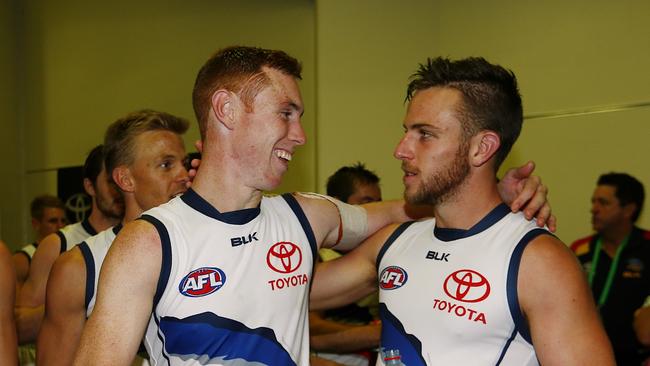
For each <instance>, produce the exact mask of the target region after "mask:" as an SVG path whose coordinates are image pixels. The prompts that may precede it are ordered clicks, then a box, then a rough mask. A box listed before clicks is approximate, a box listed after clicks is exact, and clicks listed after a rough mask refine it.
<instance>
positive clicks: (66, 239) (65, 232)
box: [56, 219, 97, 253]
mask: <svg viewBox="0 0 650 366" xmlns="http://www.w3.org/2000/svg"><path fill="white" fill-rule="evenodd" d="M56 235H57V236H58V237H59V240H60V241H61V253H64V252H66V251H68V250H70V249H72V248H74V246H75V245H77V244H79V243H81V242H82V241H84V240H86V239H88V238H90V237H91V236H93V235H97V231H96V230H95V228H93V227H92V226H91V225H90V222H88V219H84V220H83V221H79V222H77V223H74V224H70V225H67V226H65V227H64V228H62V229H61V230H59V231H57V232H56Z"/></svg>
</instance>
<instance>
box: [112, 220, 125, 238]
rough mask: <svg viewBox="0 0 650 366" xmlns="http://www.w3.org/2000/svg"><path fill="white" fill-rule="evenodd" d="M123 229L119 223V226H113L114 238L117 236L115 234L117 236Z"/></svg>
mask: <svg viewBox="0 0 650 366" xmlns="http://www.w3.org/2000/svg"><path fill="white" fill-rule="evenodd" d="M123 227H124V226H123V225H122V223H121V222H120V223H119V224H117V225H115V226H113V234H115V236H117V234H119V232H120V230H122V228H123Z"/></svg>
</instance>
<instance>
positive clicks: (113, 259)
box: [74, 220, 162, 366]
mask: <svg viewBox="0 0 650 366" xmlns="http://www.w3.org/2000/svg"><path fill="white" fill-rule="evenodd" d="M161 260H162V250H161V244H160V237H159V236H158V232H157V231H156V230H155V228H154V227H153V226H152V225H151V224H149V223H148V222H145V221H142V220H136V221H134V222H131V223H129V224H127V225H126V226H125V227H124V228H123V229H122V230H121V231H120V233H119V235H118V236H117V238H116V239H115V241H113V244H112V245H111V248H110V250H109V251H108V255H107V256H106V259H105V261H104V263H103V264H102V270H101V274H100V276H99V285H98V290H99V291H98V294H97V302H96V305H95V308H94V310H93V313H92V315H91V316H90V318H89V319H88V321H87V322H86V326H85V327H84V330H83V333H82V335H81V341H80V344H79V349H78V350H77V354H76V357H75V361H74V365H98V366H102V365H129V364H130V362H131V361H132V360H133V358H134V357H135V354H136V352H137V351H138V346H139V345H140V341H141V340H142V337H143V335H144V331H145V329H146V326H147V322H148V320H149V317H150V315H151V307H152V305H153V297H154V295H155V292H156V285H157V282H158V277H159V274H160V268H161Z"/></svg>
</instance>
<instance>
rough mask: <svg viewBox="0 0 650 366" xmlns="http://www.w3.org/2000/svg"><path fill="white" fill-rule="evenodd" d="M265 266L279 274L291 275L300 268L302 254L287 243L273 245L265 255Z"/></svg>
mask: <svg viewBox="0 0 650 366" xmlns="http://www.w3.org/2000/svg"><path fill="white" fill-rule="evenodd" d="M266 264H268V266H269V268H271V269H272V270H274V271H276V272H279V273H291V272H294V271H295V270H297V269H298V268H300V265H301V264H302V252H301V251H300V248H299V247H298V246H297V245H296V244H294V243H290V242H288V241H282V242H279V243H275V244H273V246H272V247H271V248H270V249H269V251H268V253H266Z"/></svg>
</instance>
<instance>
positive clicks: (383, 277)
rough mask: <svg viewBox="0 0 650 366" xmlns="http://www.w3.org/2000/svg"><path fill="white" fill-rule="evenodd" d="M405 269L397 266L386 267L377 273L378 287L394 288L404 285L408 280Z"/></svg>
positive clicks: (383, 288)
mask: <svg viewBox="0 0 650 366" xmlns="http://www.w3.org/2000/svg"><path fill="white" fill-rule="evenodd" d="M408 277H409V276H408V274H407V273H406V271H405V270H404V269H403V268H401V267H397V266H390V267H386V268H384V269H383V270H382V271H381V274H380V275H379V288H381V289H382V290H394V289H396V288H400V287H402V286H404V284H405V283H406V280H408Z"/></svg>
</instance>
